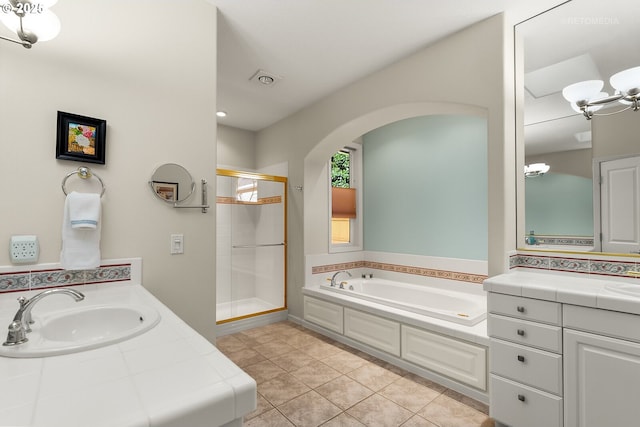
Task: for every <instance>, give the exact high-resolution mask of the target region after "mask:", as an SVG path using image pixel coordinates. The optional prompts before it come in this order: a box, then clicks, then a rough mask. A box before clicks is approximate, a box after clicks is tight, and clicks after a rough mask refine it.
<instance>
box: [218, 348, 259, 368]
mask: <svg viewBox="0 0 640 427" xmlns="http://www.w3.org/2000/svg"><path fill="white" fill-rule="evenodd" d="M225 355H226V356H227V357H228V358H229V359H231V361H232V362H233V363H235V364H236V365H238V366H239V367H241V368H245V367H246V366H249V365H253V364H255V363H258V362H262V361H263V360H266V358H265V357H264V356H263V355H261V354H260V353H258V352H257V351H255V350H251V349H248V350H240V351H236V352H233V353H225Z"/></svg>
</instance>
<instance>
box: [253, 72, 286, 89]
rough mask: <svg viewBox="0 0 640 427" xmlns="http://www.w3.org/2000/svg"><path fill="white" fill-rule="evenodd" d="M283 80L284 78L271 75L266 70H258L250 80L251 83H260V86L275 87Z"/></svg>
mask: <svg viewBox="0 0 640 427" xmlns="http://www.w3.org/2000/svg"><path fill="white" fill-rule="evenodd" d="M280 79H282V77H280V76H278V75H277V74H273V73H270V72H268V71H264V70H258V71H256V72H255V73H253V75H252V76H251V77H250V78H249V81H252V82H254V83H258V84H259V85H260V86H273V85H275V84H276V83H278V81H279V80H280Z"/></svg>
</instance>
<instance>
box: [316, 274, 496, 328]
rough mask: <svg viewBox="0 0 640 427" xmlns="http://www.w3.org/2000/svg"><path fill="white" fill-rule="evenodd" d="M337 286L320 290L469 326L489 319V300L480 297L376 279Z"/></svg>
mask: <svg viewBox="0 0 640 427" xmlns="http://www.w3.org/2000/svg"><path fill="white" fill-rule="evenodd" d="M337 283H338V286H341V287H338V286H335V287H332V286H330V285H329V284H326V285H325V284H323V285H320V288H321V289H325V290H329V291H332V292H338V293H341V294H344V295H349V296H352V297H357V298H362V299H364V300H367V301H371V302H376V303H378V304H383V305H387V306H390V307H395V308H398V309H402V310H406V311H410V312H413V313H418V314H423V315H425V316H430V317H435V318H437V319H442V320H448V321H450V322H454V323H458V324H461V325H466V326H473V325H475V324H477V323H479V322H481V321H482V320H484V319H485V318H486V316H487V309H486V299H485V298H484V297H480V296H478V295H471V294H466V293H463V292H459V291H453V290H446V289H440V288H436V287H431V286H421V285H413V284H409V283H402V282H396V281H392V280H386V279H377V278H373V279H349V280H346V281H338V282H337Z"/></svg>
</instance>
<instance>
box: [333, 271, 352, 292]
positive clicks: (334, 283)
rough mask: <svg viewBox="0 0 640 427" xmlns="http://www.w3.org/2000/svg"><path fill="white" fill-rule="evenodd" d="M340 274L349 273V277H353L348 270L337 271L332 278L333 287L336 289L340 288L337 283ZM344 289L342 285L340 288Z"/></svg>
mask: <svg viewBox="0 0 640 427" xmlns="http://www.w3.org/2000/svg"><path fill="white" fill-rule="evenodd" d="M340 273H347V274H348V275H349V277H351V273H349V272H348V271H347V270H340V271H336V272H335V273H334V274H333V276H331V287H336V286H338V284H337V283H336V276H337V275H338V274H340ZM339 287H340V288H341V289H342V287H343V286H342V284H340V286H339Z"/></svg>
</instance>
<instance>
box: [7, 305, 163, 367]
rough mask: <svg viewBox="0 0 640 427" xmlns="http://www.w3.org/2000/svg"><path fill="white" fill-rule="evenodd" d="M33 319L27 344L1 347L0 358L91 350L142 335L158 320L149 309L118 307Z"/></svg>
mask: <svg viewBox="0 0 640 427" xmlns="http://www.w3.org/2000/svg"><path fill="white" fill-rule="evenodd" d="M34 317H35V318H34V320H35V323H34V324H32V325H31V328H32V330H33V331H32V332H31V333H29V334H27V338H28V339H29V341H27V342H25V343H23V344H19V345H14V346H9V347H7V346H1V347H0V356H7V357H45V356H54V355H60V354H68V353H76V352H80V351H85V350H90V349H94V348H98V347H102V346H106V345H109V344H114V343H117V342H121V341H125V340H127V339H130V338H133V337H135V336H138V335H140V334H143V333H145V332H147V331H148V330H150V329H151V328H153V327H154V326H155V325H157V324H158V322H159V321H160V314H159V313H158V312H157V311H156V310H154V309H153V308H151V307H146V306H130V305H119V304H118V305H103V306H89V307H82V308H77V309H71V310H63V311H59V312H56V313H50V314H46V315H43V316H41V317H37V316H35V315H34Z"/></svg>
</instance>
